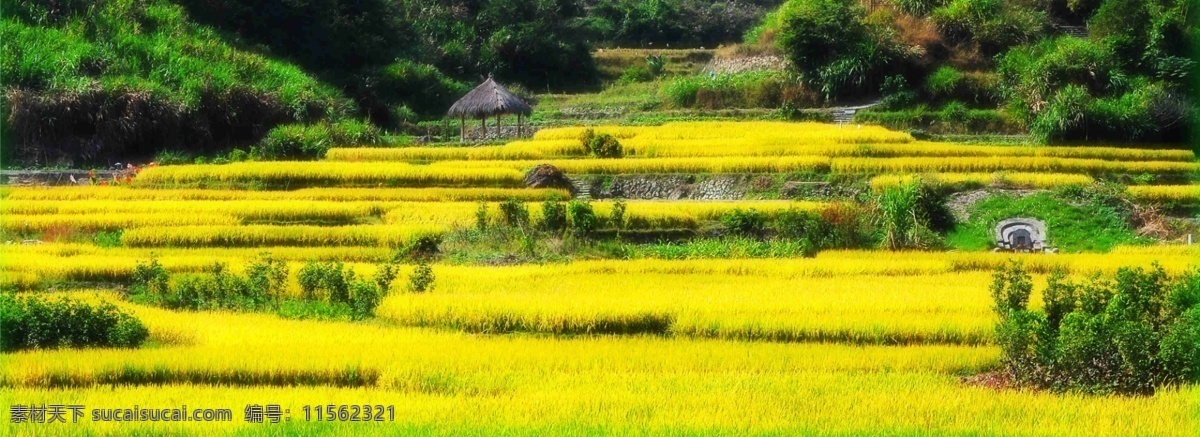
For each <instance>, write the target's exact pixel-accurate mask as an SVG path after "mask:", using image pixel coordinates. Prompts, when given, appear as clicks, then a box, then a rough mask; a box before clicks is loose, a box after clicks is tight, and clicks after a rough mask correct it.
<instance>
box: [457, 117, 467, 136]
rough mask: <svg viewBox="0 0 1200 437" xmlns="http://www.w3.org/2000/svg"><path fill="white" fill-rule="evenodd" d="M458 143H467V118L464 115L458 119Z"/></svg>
mask: <svg viewBox="0 0 1200 437" xmlns="http://www.w3.org/2000/svg"><path fill="white" fill-rule="evenodd" d="M458 141H459V142H466V141H467V116H466V115H464V116H462V117H459V118H458Z"/></svg>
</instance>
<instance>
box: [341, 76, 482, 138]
mask: <svg viewBox="0 0 1200 437" xmlns="http://www.w3.org/2000/svg"><path fill="white" fill-rule="evenodd" d="M367 77H368V79H367V83H369V84H370V85H371V89H370V92H371V94H372V97H373V99H371V100H369V101H364V102H362V103H360V105H363V106H367V107H366V108H365V109H367V113H369V114H371V121H372V122H373V123H375V124H377V125H379V126H384V127H387V128H390V129H398V128H400V127H402V126H403V125H404V124H405V123H406V122H413V121H415V120H416V118H417V115H418V114H434V113H438V114H440V113H442V112H444V111H445V110H446V108H449V107H450V105H452V104H453V103H454V101H455V100H456V99H458V98H459V97H460V96H462V95H463V94H466V93H467V91H470V87H469V86H467V85H466V84H464V83H462V82H459V81H457V80H454V79H451V78H449V77H447V76H446V75H445V74H442V72H441V71H438V69H437V68H436V67H434V66H431V65H427V64H420V63H416V62H412V61H409V60H406V59H397V60H396V61H394V62H392V63H390V64H387V65H385V66H382V67H376V68H373V69H371V70H369V71H368V73H367Z"/></svg>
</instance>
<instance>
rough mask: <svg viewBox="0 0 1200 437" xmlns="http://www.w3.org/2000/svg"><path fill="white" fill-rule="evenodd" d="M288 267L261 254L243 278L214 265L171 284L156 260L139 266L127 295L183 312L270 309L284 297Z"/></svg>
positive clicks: (246, 270) (247, 268)
mask: <svg viewBox="0 0 1200 437" xmlns="http://www.w3.org/2000/svg"><path fill="white" fill-rule="evenodd" d="M287 277H288V268H287V264H286V263H284V262H283V261H280V260H276V259H274V258H272V257H271V256H270V255H267V254H263V255H260V256H259V257H258V258H257V259H255V260H254V261H252V262H250V263H249V264H247V265H246V269H245V275H236V274H232V273H229V272H228V271H227V269H226V268H225V265H224V264H221V263H214V264H213V265H212V266H210V267H209V268H208V269H207V271H206V272H204V273H202V274H199V275H186V276H182V277H181V278H179V280H177V281H175V282H174V283H172V282H171V280H170V275H169V274H168V273H167V272H166V270H164V269H162V266H161V265H160V264H158V261H157V260H151V261H150V262H149V263H145V264H143V263H139V264H138V266H137V268H136V269H135V271H134V277H133V282H132V286H131V287H130V290H131V293H132V295H133V296H134V298H135V300H139V301H142V302H146V303H153V304H157V305H161V306H163V307H166V308H170V309H186V310H192V311H196V310H217V309H233V310H258V309H266V308H272V307H274V306H275V305H276V304H277V303H278V301H279V299H280V298H281V297H282V296H284V295H285V288H286V284H287Z"/></svg>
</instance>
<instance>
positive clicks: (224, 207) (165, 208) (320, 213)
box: [0, 200, 429, 222]
mask: <svg viewBox="0 0 1200 437" xmlns="http://www.w3.org/2000/svg"><path fill="white" fill-rule="evenodd" d="M427 204H429V203H427V202H422V203H416V204H415V205H427ZM404 205H405V204H403V203H395V202H387V203H384V202H323V201H304V200H276V201H262V200H222V201H215V200H192V201H173V200H155V201H137V202H119V201H112V200H67V201H53V200H51V201H45V200H42V201H37V200H33V201H30V200H16V201H8V202H4V203H3V204H0V213H4V214H26V215H35V214H36V215H55V214H60V215H66V214H88V215H93V214H105V215H107V214H114V213H115V214H161V213H176V214H182V215H193V214H199V215H207V214H213V215H228V216H232V217H236V218H238V219H242V220H250V221H328V222H333V221H349V220H353V219H356V218H363V217H368V216H377V215H381V214H383V212H385V211H387V210H390V209H392V208H399V207H403V206H404Z"/></svg>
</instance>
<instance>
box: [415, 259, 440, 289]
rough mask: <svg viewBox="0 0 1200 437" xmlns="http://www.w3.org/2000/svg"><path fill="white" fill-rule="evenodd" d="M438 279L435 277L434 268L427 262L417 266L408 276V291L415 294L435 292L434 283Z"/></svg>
mask: <svg viewBox="0 0 1200 437" xmlns="http://www.w3.org/2000/svg"><path fill="white" fill-rule="evenodd" d="M436 280H437V278H436V277H434V275H433V268H432V267H430V266H429V264H427V263H425V262H421V263H420V264H417V267H416V268H414V269H413V271H412V274H410V275H409V276H408V291H411V292H413V293H424V292H426V291H433V287H434V281H436Z"/></svg>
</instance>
